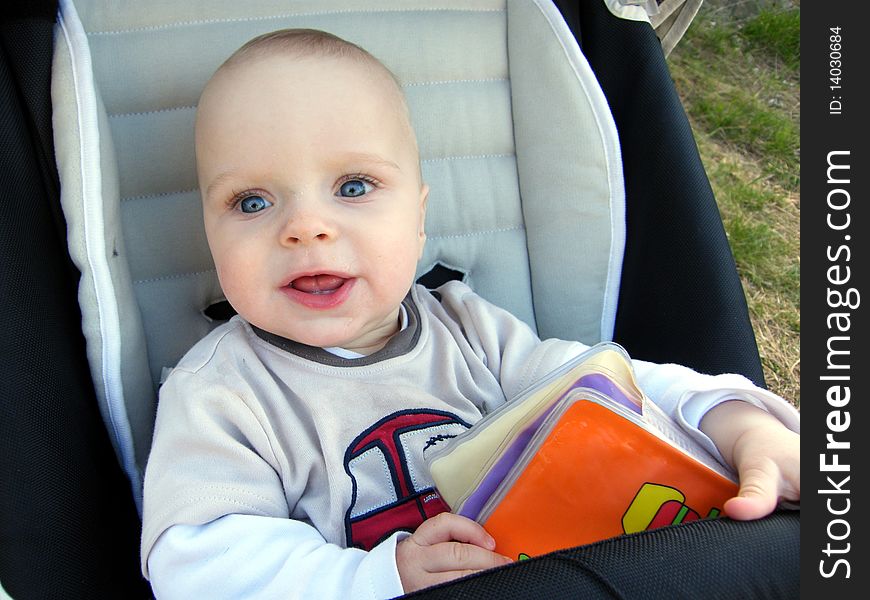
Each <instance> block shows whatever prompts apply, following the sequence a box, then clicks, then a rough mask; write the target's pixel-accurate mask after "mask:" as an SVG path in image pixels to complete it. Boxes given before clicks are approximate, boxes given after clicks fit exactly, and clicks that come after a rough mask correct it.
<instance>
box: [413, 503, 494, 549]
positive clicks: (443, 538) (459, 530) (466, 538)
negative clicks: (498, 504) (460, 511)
mask: <svg viewBox="0 0 870 600" xmlns="http://www.w3.org/2000/svg"><path fill="white" fill-rule="evenodd" d="M411 539H413V540H414V542H416V543H417V544H418V545H420V546H432V545H435V544H441V543H443V542H452V541H457V542H465V543H467V544H474V545H475V546H480V547H481V548H486V549H487V550H492V549H493V548H495V540H494V539H492V536H491V535H489V534H488V533H487V532H486V530H485V529H484V528H483V527H481V526H480V524H479V523H476V522H474V521H472V520H471V519H468V518H466V517H462V516H459V515H454V514H452V513H447V512H444V513H441V514H438V515H435V516H434V517H432V518H430V519H426V520H425V521H423V523H421V524H420V526H419V527H418V528H417V530H416V531H415V532H414V534H413V535H412V536H411Z"/></svg>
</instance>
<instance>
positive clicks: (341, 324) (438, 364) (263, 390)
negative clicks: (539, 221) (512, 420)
mask: <svg viewBox="0 0 870 600" xmlns="http://www.w3.org/2000/svg"><path fill="white" fill-rule="evenodd" d="M196 154H197V168H198V177H199V184H200V189H201V193H202V201H203V215H204V220H205V229H206V232H207V235H208V242H209V247H210V249H211V252H212V255H213V257H214V262H215V266H216V269H217V274H218V277H219V279H220V283H221V287H222V288H223V291H224V293H225V294H226V297H227V299H228V300H229V302H230V303H231V304H232V306H233V307H234V308H235V309H236V310H237V311H238V313H239V316H237V317H234V318H233V319H232V320H231V321H230V322H229V323H227V324H225V325H223V326H221V327H218V328H217V329H216V330H215V331H213V332H212V333H211V334H210V335H208V336H207V337H206V338H205V339H203V340H202V341H200V342H199V343H198V344H197V345H196V346H194V348H193V349H191V350H190V352H189V353H188V354H187V355H186V356H185V357H184V358H183V359H182V360H181V362H180V363H179V365H178V366H177V367H176V368H175V369H174V371H173V372H172V374H171V375H170V377H169V378H168V379H167V381H166V382H165V384H164V385H163V387H162V389H161V392H160V404H159V408H158V416H157V423H156V430H155V435H154V442H153V447H152V452H151V456H150V459H149V463H148V468H147V473H146V478H145V508H144V525H143V541H142V562H143V570H144V572H145V574H146V576H148V577H149V578H150V580H151V582H152V586H153V589H154V591H155V593H156V595H157V596H158V597H178V598H223V597H226V598H240V597H250V596H256V597H272V596H274V597H291V596H301V597H317V598H331V597H354V598H356V597H366V598H369V597H370V598H385V597H393V596H397V595H400V594H402V593H403V592H410V591H412V590H416V589H419V588H422V587H426V586H429V585H433V584H435V583H438V582H442V581H446V580H449V579H453V578H456V577H459V576H462V575H465V574H469V573H473V572H476V571H479V570H482V569H487V568H490V567H495V566H498V565H502V564H505V563H507V562H509V559H507V558H505V557H503V556H500V555H498V554H497V553H495V552H494V551H493V550H494V548H495V543H494V541H493V539H492V538H491V537H490V536H489V535H488V534H487V533H486V531H485V530H484V529H483V528H482V527H481V526H480V525H478V524H477V523H474V522H473V521H470V520H468V519H465V518H463V517H460V516H458V515H453V514H451V513H449V512H447V507H446V505H445V504H444V502H443V501H442V500H441V499H440V497H439V496H438V494H437V491H436V490H434V489H433V486H432V482H431V479H430V478H429V476H428V473H427V471H426V469H425V464H424V462H423V448H424V446H425V445H426V444H427V443H431V442H432V441H433V440H437V439H442V438H443V437H446V436H452V435H455V434H457V433H459V432H461V431H462V430H464V429H465V428H467V427H469V426H470V425H471V424H473V423H474V422H476V421H477V420H479V419H480V418H481V417H482V416H483V415H485V414H487V413H488V412H490V411H492V410H493V409H495V408H497V407H498V406H500V405H502V404H503V403H505V402H506V401H507V399H509V398H511V397H513V396H515V395H516V394H517V393H518V392H520V391H522V389H523V388H524V387H525V386H527V385H528V384H529V383H531V382H532V381H534V380H535V379H536V378H538V377H541V376H543V375H545V374H546V373H548V372H549V371H550V370H552V369H553V368H555V367H556V366H558V365H560V364H562V363H564V362H565V361H567V360H569V359H570V358H572V357H574V356H576V355H577V354H579V353H580V352H582V351H584V350H585V349H586V346H584V345H583V344H580V343H578V342H568V341H562V340H546V341H541V340H539V339H538V338H537V337H536V336H535V334H534V333H533V332H532V330H531V329H530V328H529V327H528V326H526V325H525V324H524V323H522V322H521V321H519V320H518V319H516V318H515V317H513V316H512V315H510V314H508V313H507V312H505V311H503V310H501V309H499V308H497V307H495V306H493V305H491V304H489V303H487V302H486V301H485V300H483V299H482V298H480V297H479V296H477V295H475V294H474V293H473V292H472V291H471V290H470V289H469V288H468V287H467V286H465V285H464V284H462V283H458V282H453V283H450V284H447V285H445V286H443V287H441V288H440V289H439V290H438V291H437V292H434V293H430V292H429V291H427V290H426V289H424V288H422V287H420V286H415V285H414V276H415V269H416V262H417V260H419V258H420V256H421V253H422V250H423V246H424V243H425V241H426V233H425V228H424V221H425V215H426V201H427V194H428V187H427V185H426V184H425V183H424V182H423V180H422V176H421V171H420V159H419V154H418V149H417V143H416V140H415V136H414V132H413V129H412V127H411V123H410V118H409V114H408V108H407V106H406V104H405V100H404V96H403V93H402V91H401V88H400V87H399V85H398V84H397V83H396V80H395V79H394V77H393V76H392V74H391V73H390V72H389V71H388V70H387V69H386V67H384V66H383V65H382V64H381V63H380V62H378V61H377V60H376V59H375V58H374V57H372V56H371V55H370V54H368V53H367V52H366V51H364V50H362V49H360V48H358V47H357V46H354V45H352V44H350V43H348V42H345V41H344V40H341V39H339V38H336V37H334V36H331V35H329V34H326V33H323V32H319V31H312V30H285V31H279V32H274V33H272V34H268V35H265V36H261V37H259V38H257V39H255V40H252V41H251V42H249V43H248V44H246V45H245V46H243V47H242V48H241V49H240V50H239V51H237V52H236V53H235V54H234V55H233V56H232V57H231V58H230V59H229V60H227V62H226V63H224V64H223V65H222V66H221V67H220V68H219V69H218V71H217V72H216V73H215V75H214V76H213V77H212V79H211V80H210V81H209V83H208V85H207V86H206V88H205V90H204V92H203V94H202V97H201V100H200V103H199V108H198V112H197V121H196ZM635 369H636V372H637V375H638V379H639V381H640V384H641V386H642V387H643V388H644V389H645V390H646V392H647V393H648V394H649V396H650V397H651V398H652V399H653V400H654V401H655V402H656V403H657V404H659V405H660V406H661V407H662V408H663V409H664V410H665V411H666V412H668V413H669V414H671V415H672V416H674V417H675V418H676V419H677V420H678V421H679V422H681V423H682V425H683V426H684V427H686V429H687V430H688V431H689V432H690V433H691V434H692V435H693V436H694V437H695V438H696V439H698V440H699V441H700V442H701V443H703V444H705V445H706V446H707V447H708V448H710V449H711V450H712V451H713V452H716V451H717V450H718V452H719V453H720V456H721V458H722V459H723V460H724V462H726V463H728V464H730V465H731V466H733V467H734V468H735V469H736V471H737V472H738V474H739V476H740V482H741V487H740V493H739V495H738V496H737V497H736V498H733V499H731V500H729V501H728V502H727V503H726V504H725V507H724V508H725V511H726V513H727V514H728V515H729V516H731V517H732V518H737V519H751V518H757V517H761V516H764V515H766V514H768V513H770V512H771V511H772V510H773V509H774V508H775V506H776V504H777V502H778V501H779V500H791V501H798V500H799V498H800V465H799V457H798V456H799V454H798V449H799V437H798V435H797V434H796V433H794V431H797V430H798V427H799V424H798V421H799V419H798V414H797V411H795V410H794V409H793V408H792V407H791V406H790V405H789V404H788V403H787V402H785V401H783V400H782V399H780V398H778V397H776V396H775V395H773V394H771V393H769V392H766V391H764V390H761V389H758V388H756V387H754V386H753V385H752V384H751V383H749V382H748V381H747V380H746V379H744V378H743V377H740V376H737V375H720V376H716V377H712V376H705V375H700V374H698V373H695V372H694V371H691V370H690V369H687V368H685V367H680V366H677V365H654V364H651V363H646V362H642V361H635Z"/></svg>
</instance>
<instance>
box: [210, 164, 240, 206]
mask: <svg viewBox="0 0 870 600" xmlns="http://www.w3.org/2000/svg"><path fill="white" fill-rule="evenodd" d="M234 176H235V171H233V170H232V169H231V170H229V171H224V172H223V173H221V174H220V175H218V176H217V177H215V178H214V179H213V180H212V182H211V183H210V184H208V187H207V188H206V190H205V200H208V199H209V198H210V197H211V195H212V192H214V190H215V188H217V187H220V186H221V185H223V184H224V183H225V182H226V181H227V180H228V179H232V178H233V177H234Z"/></svg>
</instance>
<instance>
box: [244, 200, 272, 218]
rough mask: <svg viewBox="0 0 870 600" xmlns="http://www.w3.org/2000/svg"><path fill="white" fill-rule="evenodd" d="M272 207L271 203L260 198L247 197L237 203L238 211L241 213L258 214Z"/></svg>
mask: <svg viewBox="0 0 870 600" xmlns="http://www.w3.org/2000/svg"><path fill="white" fill-rule="evenodd" d="M270 206H272V203H271V202H269V201H268V200H266V199H265V198H263V197H262V196H248V197H246V198H242V199H241V201H240V202H239V210H241V211H242V212H243V213H247V214H251V213H258V212H260V211H261V210H265V209H267V208H269V207H270Z"/></svg>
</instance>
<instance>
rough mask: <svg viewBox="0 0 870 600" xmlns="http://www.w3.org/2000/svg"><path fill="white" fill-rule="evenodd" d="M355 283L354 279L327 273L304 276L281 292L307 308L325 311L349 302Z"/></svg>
mask: <svg viewBox="0 0 870 600" xmlns="http://www.w3.org/2000/svg"><path fill="white" fill-rule="evenodd" d="M355 281H356V279H353V278H348V277H341V276H339V275H331V274H326V273H319V274H316V275H302V276H300V277H297V278H296V279H294V280H293V281H291V282H290V283H289V284H287V285H286V286H285V287H283V288H281V291H283V292H284V294H285V295H286V296H287V297H288V298H290V299H291V300H293V301H294V302H297V303H299V304H301V305H303V306H305V307H307V308H313V309H317V310H325V309H330V308H335V307H337V306H339V305H340V304H342V303H343V302H344V301H345V300H347V297H348V296H349V295H350V291H351V289H352V288H353V284H354V282H355Z"/></svg>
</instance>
